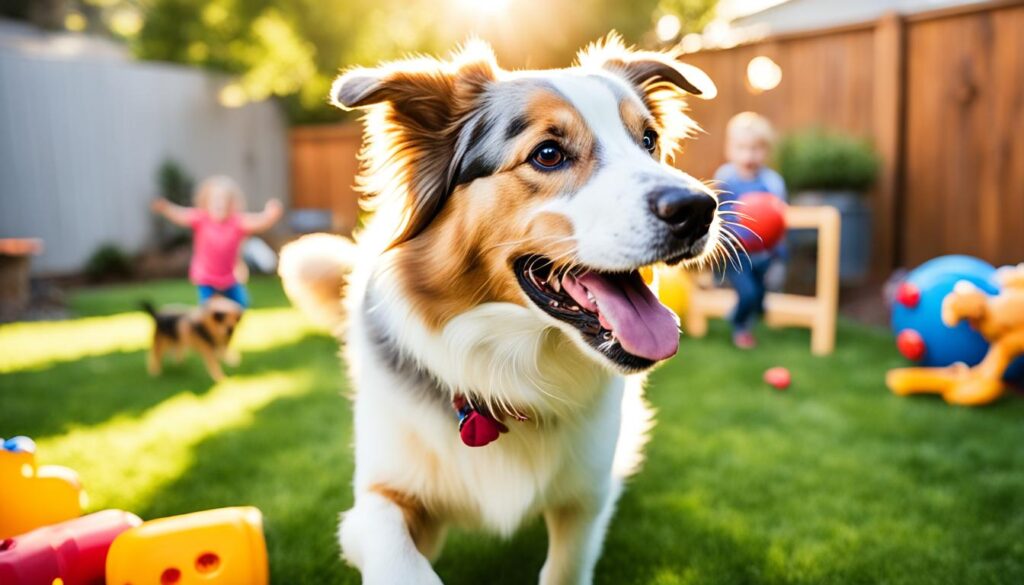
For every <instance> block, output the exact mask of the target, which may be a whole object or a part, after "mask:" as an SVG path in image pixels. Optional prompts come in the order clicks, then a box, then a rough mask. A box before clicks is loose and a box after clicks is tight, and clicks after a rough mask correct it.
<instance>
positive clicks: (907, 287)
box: [896, 282, 921, 309]
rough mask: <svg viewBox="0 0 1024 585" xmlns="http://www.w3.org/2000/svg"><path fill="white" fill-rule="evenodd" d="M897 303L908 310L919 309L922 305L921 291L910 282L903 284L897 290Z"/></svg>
mask: <svg viewBox="0 0 1024 585" xmlns="http://www.w3.org/2000/svg"><path fill="white" fill-rule="evenodd" d="M896 302H897V303H899V304H901V305H903V306H904V307H906V308H908V309H914V308H917V305H918V304H920V303H921V289H919V288H917V287H916V286H915V285H913V284H911V283H909V282H904V283H901V284H900V286H899V288H897V289H896Z"/></svg>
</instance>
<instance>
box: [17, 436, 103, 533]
mask: <svg viewBox="0 0 1024 585" xmlns="http://www.w3.org/2000/svg"><path fill="white" fill-rule="evenodd" d="M0 442H2V443H3V447H2V448H0V540H2V539H4V538H9V537H12V536H17V535H19V534H24V533H26V532H29V531H30V530H35V529H36V528H39V527H40V526H46V525H48V524H56V523H58V522H63V521H65V520H70V519H72V518H77V517H79V516H81V515H82V500H83V499H84V497H85V493H84V492H83V491H82V485H81V483H80V482H79V481H78V474H76V473H75V472H74V471H72V470H70V469H68V468H67V467H59V466H57V465H43V466H38V465H36V454H35V443H33V442H32V440H31V439H29V438H28V437H14V438H12V439H8V440H7V441H2V440H0Z"/></svg>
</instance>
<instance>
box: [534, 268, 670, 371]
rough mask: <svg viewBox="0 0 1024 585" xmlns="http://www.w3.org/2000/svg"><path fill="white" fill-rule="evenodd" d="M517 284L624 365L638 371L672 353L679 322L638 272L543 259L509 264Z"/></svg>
mask: <svg viewBox="0 0 1024 585" xmlns="http://www.w3.org/2000/svg"><path fill="white" fill-rule="evenodd" d="M514 268H515V272H516V277H517V278H518V280H519V286H520V287H522V289H523V290H524V291H525V292H526V295H527V296H528V297H529V298H530V300H531V301H533V302H534V303H535V304H536V305H537V306H538V307H540V308H541V309H542V310H543V311H545V312H546V313H547V314H549V315H551V316H552V317H554V318H556V319H558V320H560V321H563V322H565V323H568V324H569V325H571V326H573V327H574V328H575V329H577V330H578V331H579V332H580V334H581V335H582V336H583V339H584V340H585V341H586V342H587V343H588V344H589V345H590V346H591V347H593V348H595V349H596V350H598V351H599V352H601V353H602V354H603V355H605V356H606V357H607V358H608V359H610V360H611V361H613V362H614V363H616V364H617V365H619V366H620V367H623V368H625V369H627V370H642V369H645V368H649V367H651V366H652V365H654V363H655V362H657V361H659V360H663V359H667V358H669V357H672V356H673V355H675V353H676V351H677V350H678V349H679V325H678V321H677V319H676V316H675V314H674V313H673V312H672V311H671V310H670V309H668V308H667V307H665V306H664V305H662V304H661V302H659V301H658V298H657V297H656V296H654V293H653V292H652V291H651V289H650V288H648V286H647V284H646V283H645V282H644V280H643V277H642V276H641V275H640V272H639V271H637V270H633V271H631V272H617V273H610V272H599V271H596V270H586V269H583V270H580V269H574V270H565V269H556V268H554V267H553V266H552V263H551V261H550V260H548V259H547V258H544V257H543V256H537V255H529V256H522V257H520V258H518V259H516V261H515V263H514Z"/></svg>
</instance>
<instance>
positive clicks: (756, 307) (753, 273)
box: [725, 252, 774, 333]
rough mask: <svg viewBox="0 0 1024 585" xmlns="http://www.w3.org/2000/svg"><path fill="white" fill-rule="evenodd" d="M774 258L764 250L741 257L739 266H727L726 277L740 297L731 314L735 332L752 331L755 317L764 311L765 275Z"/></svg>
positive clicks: (738, 262)
mask: <svg viewBox="0 0 1024 585" xmlns="http://www.w3.org/2000/svg"><path fill="white" fill-rule="evenodd" d="M773 259H774V256H773V255H772V254H768V253H764V252H762V253H757V254H751V255H750V257H749V258H748V257H747V256H743V257H741V258H739V259H738V260H737V264H738V265H739V266H738V268H737V266H734V265H732V264H728V265H727V266H726V269H725V277H726V278H727V279H729V283H730V284H731V285H732V288H733V289H734V290H735V291H736V296H737V297H739V300H738V301H737V302H736V307H735V308H734V309H733V310H732V313H731V314H730V315H729V322H730V323H732V328H733V331H734V332H736V333H741V332H746V331H750V329H751V328H752V327H753V326H754V318H755V317H756V316H757V315H759V314H762V313H764V294H765V284H764V277H765V274H766V273H767V272H768V268H769V267H771V265H772V260H773Z"/></svg>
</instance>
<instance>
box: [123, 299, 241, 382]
mask: <svg viewBox="0 0 1024 585" xmlns="http://www.w3.org/2000/svg"><path fill="white" fill-rule="evenodd" d="M142 308H143V309H144V310H145V311H146V312H147V313H149V315H150V316H151V317H153V322H154V327H153V345H152V346H151V347H150V348H149V354H148V355H147V356H146V366H147V368H148V369H149V374H150V375H151V376H157V375H159V374H160V372H161V371H162V370H163V358H164V354H165V353H167V352H168V351H170V352H172V353H173V354H174V356H175V358H176V359H177V360H178V361H181V360H182V359H183V358H184V356H185V351H186V350H188V349H191V350H192V351H195V352H196V353H197V354H199V357H201V358H202V359H203V364H204V365H205V366H206V371H207V372H209V373H210V377H211V378H213V379H214V381H220V380H223V379H224V370H223V369H222V368H221V365H220V364H221V362H222V361H223V362H225V363H227V364H228V365H238V361H239V359H240V358H239V356H238V354H237V353H234V352H232V351H231V350H230V349H228V344H229V343H231V336H232V335H233V334H234V332H235V327H237V326H238V322H239V321H240V320H241V319H242V313H243V312H244V310H243V309H242V306H241V305H239V304H238V303H236V302H235V301H232V300H231V299H226V298H224V297H221V296H213V297H211V298H210V300H208V301H206V302H205V303H203V304H202V305H200V306H198V307H162V308H160V309H157V308H156V307H154V306H153V305H152V304H151V303H148V302H145V303H142Z"/></svg>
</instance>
